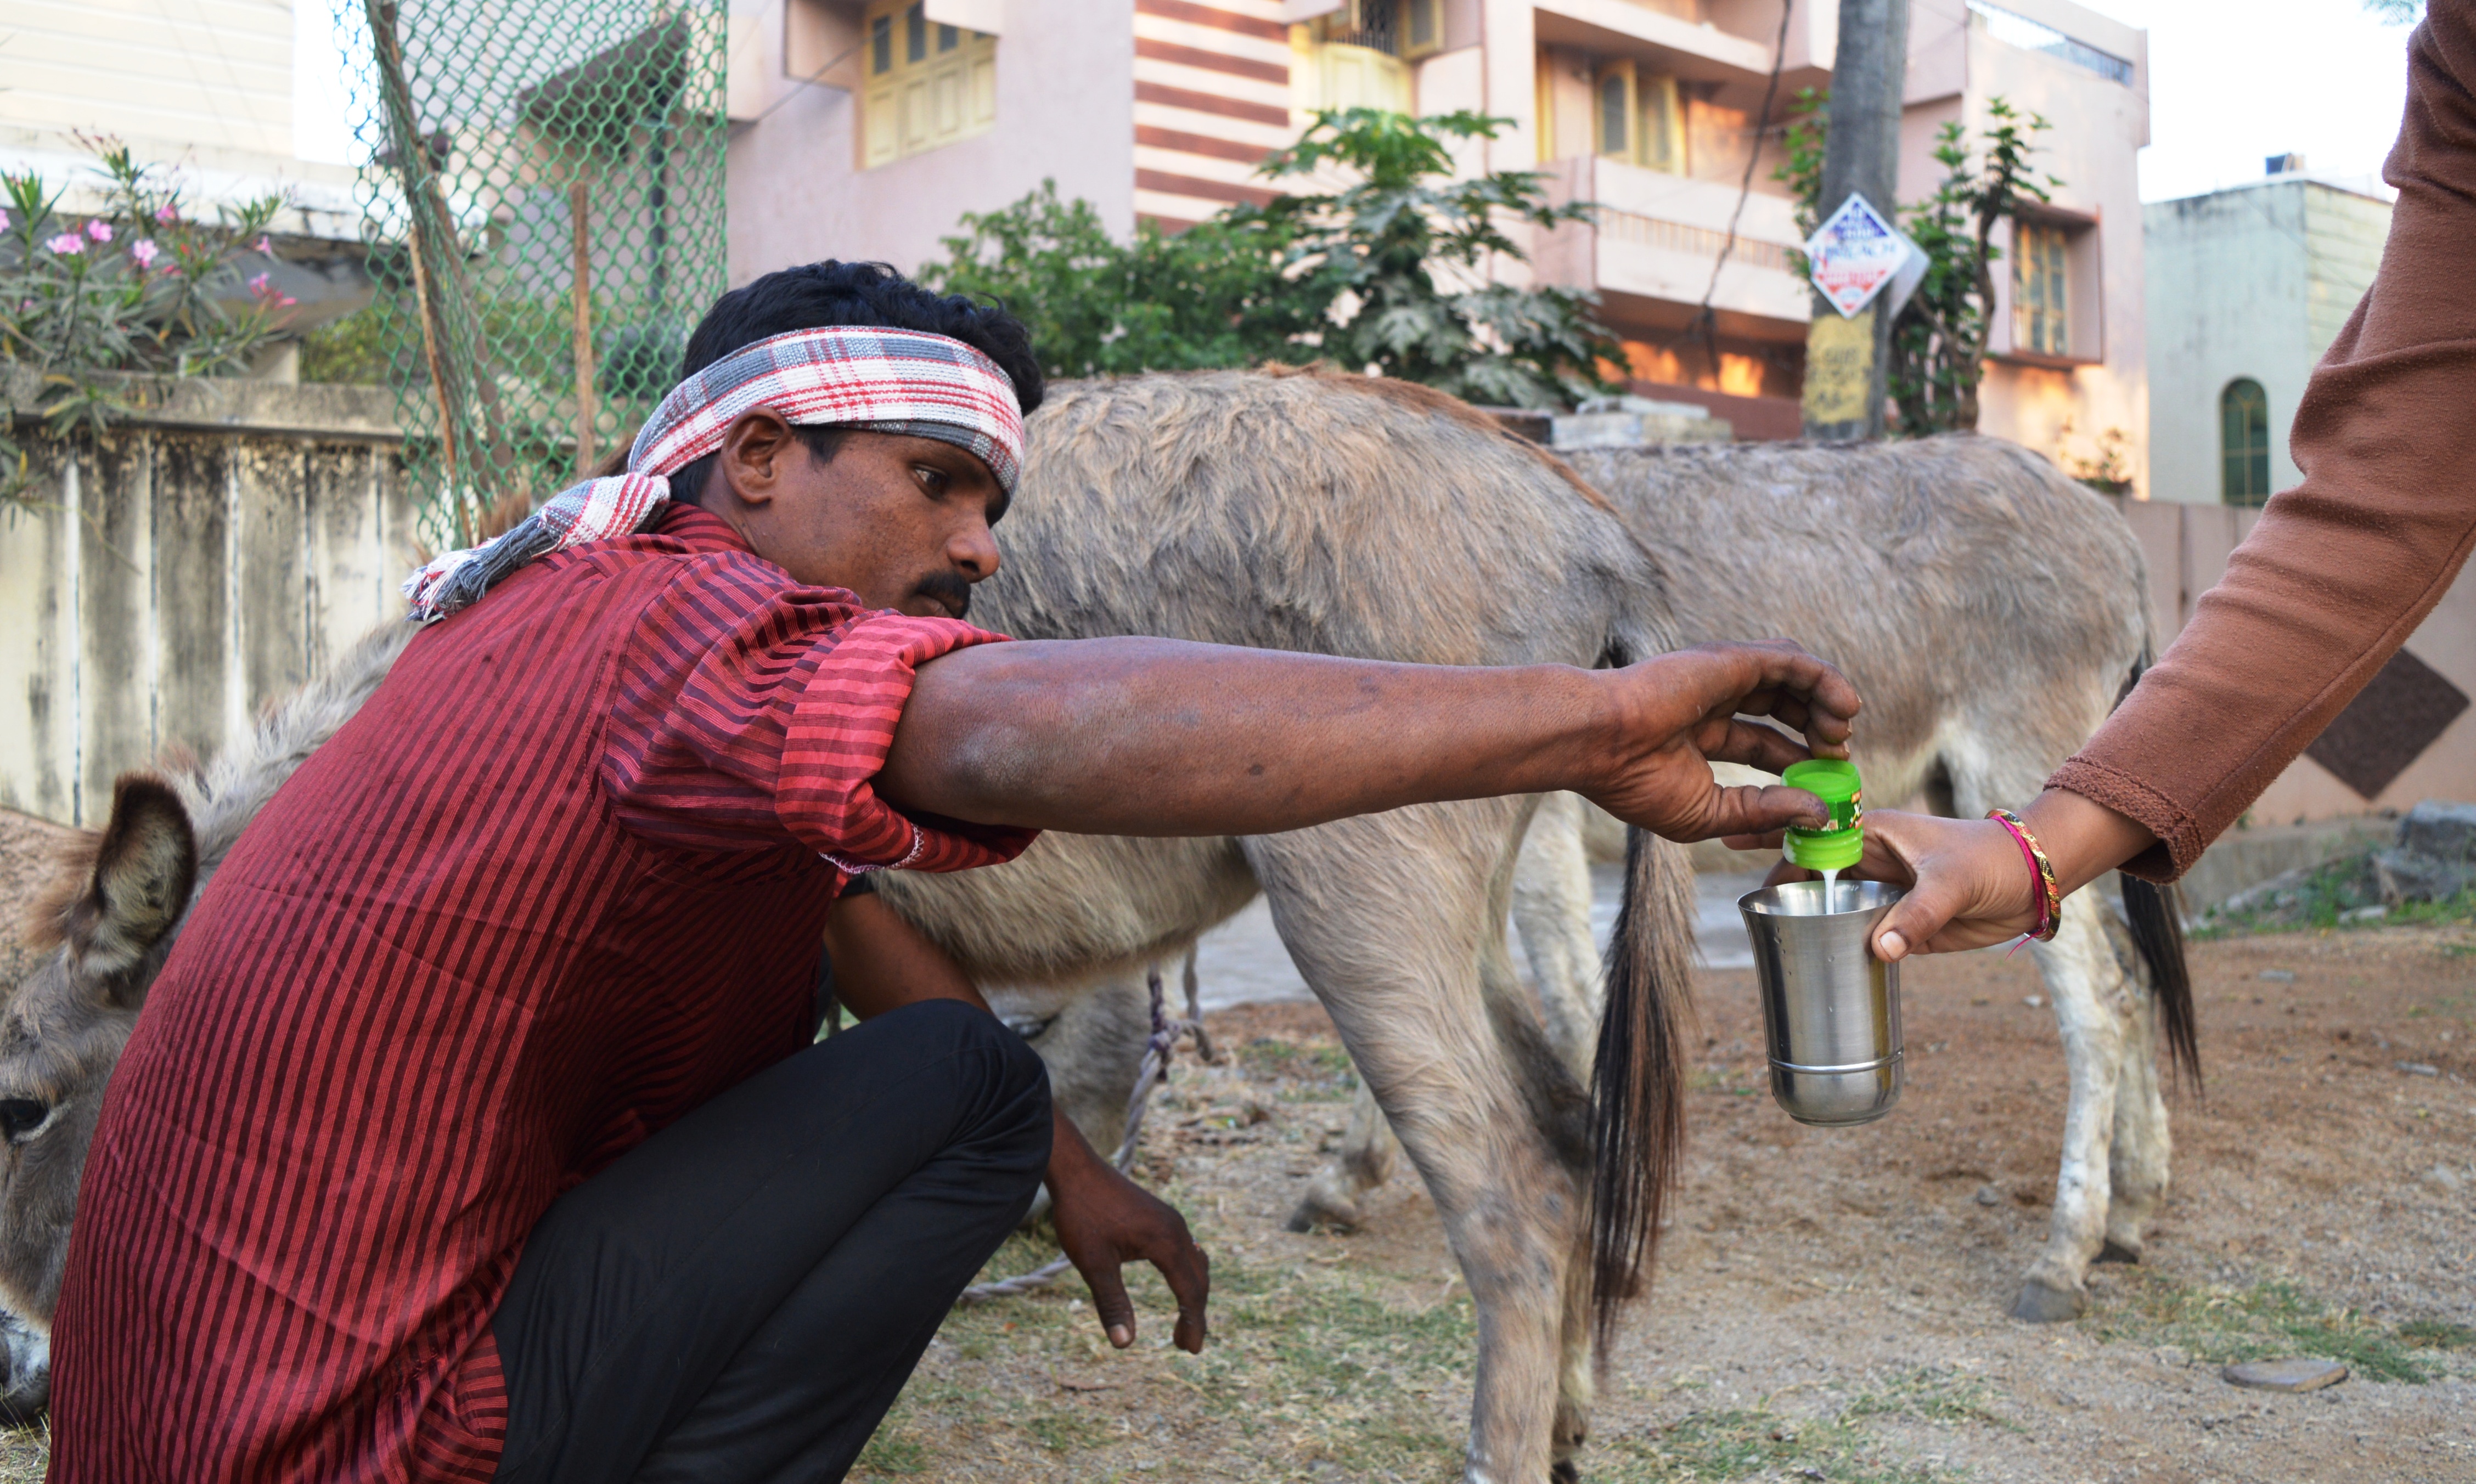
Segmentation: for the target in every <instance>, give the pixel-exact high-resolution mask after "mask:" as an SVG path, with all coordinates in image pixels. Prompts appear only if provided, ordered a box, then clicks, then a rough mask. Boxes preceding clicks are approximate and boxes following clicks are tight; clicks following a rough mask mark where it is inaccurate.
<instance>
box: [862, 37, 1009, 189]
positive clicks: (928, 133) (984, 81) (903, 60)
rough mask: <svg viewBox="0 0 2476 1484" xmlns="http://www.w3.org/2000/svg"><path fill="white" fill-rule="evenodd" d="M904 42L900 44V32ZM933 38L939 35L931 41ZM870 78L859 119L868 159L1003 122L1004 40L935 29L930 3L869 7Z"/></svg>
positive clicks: (899, 154) (914, 150) (898, 155)
mask: <svg viewBox="0 0 2476 1484" xmlns="http://www.w3.org/2000/svg"><path fill="white" fill-rule="evenodd" d="M898 23H899V27H900V30H901V31H902V34H903V44H902V46H901V47H900V48H898V47H897V46H896V45H895V32H896V30H897V29H898ZM932 33H933V38H932ZM867 35H868V80H867V84H866V91H865V93H864V94H863V98H862V105H861V115H860V137H861V148H862V152H863V157H864V158H863V162H864V163H865V164H867V165H870V166H875V165H881V164H885V163H887V162H888V161H895V160H900V159H902V158H903V157H904V156H905V155H917V154H920V153H922V152H923V151H926V150H932V149H936V148H939V147H940V146H943V145H947V144H952V143H953V142H954V141H956V140H957V139H967V138H970V137H971V136H974V135H976V134H985V133H987V132H988V131H989V129H990V128H991V127H992V126H993V125H995V124H996V122H997V113H998V107H997V103H998V86H997V85H998V38H997V37H993V36H987V35H984V34H982V33H980V32H978V31H965V30H963V29H962V28H961V27H958V26H948V25H944V24H937V25H933V26H932V25H931V24H930V23H929V8H928V5H927V0H876V3H874V4H872V5H871V6H870V7H869V8H868V32H867Z"/></svg>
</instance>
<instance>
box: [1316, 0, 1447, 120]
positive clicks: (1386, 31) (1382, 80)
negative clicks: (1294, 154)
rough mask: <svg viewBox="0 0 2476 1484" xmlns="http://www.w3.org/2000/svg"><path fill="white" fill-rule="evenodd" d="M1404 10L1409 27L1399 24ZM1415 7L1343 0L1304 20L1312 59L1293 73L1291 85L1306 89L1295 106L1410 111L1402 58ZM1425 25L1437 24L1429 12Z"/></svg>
mask: <svg viewBox="0 0 2476 1484" xmlns="http://www.w3.org/2000/svg"><path fill="white" fill-rule="evenodd" d="M1404 11H1407V12H1410V13H1409V15H1408V17H1407V18H1408V20H1409V21H1410V22H1411V25H1410V26H1409V27H1404V25H1403V24H1402V22H1403V20H1404V15H1403V12H1404ZM1418 11H1419V7H1418V6H1417V4H1416V3H1415V0H1347V3H1346V4H1344V5H1343V6H1342V7H1341V9H1339V10H1337V11H1335V12H1332V13H1331V14H1330V15H1326V16H1324V17H1323V18H1321V19H1319V20H1315V21H1312V22H1309V23H1308V24H1309V28H1310V29H1309V30H1308V31H1307V32H1306V33H1305V35H1306V37H1307V39H1308V43H1309V49H1310V50H1312V51H1313V52H1314V53H1315V59H1314V64H1313V65H1312V66H1310V67H1307V68H1304V69H1302V70H1301V71H1300V72H1298V73H1294V74H1293V76H1294V77H1295V78H1297V79H1298V84H1297V85H1296V86H1302V87H1305V88H1307V89H1309V91H1307V92H1306V94H1305V96H1303V97H1301V98H1300V100H1299V105H1300V107H1301V108H1303V109H1306V110H1309V111H1313V110H1316V109H1385V110H1389V111H1393V112H1396V113H1407V112H1410V111H1412V110H1413V103H1414V98H1413V88H1412V86H1411V81H1410V67H1409V63H1407V62H1404V61H1403V60H1402V58H1403V57H1404V56H1405V55H1410V53H1409V51H1408V48H1407V45H1406V39H1405V32H1407V31H1410V30H1415V28H1416V26H1417V23H1418ZM1427 24H1428V27H1429V29H1430V31H1431V32H1432V31H1433V30H1435V29H1436V28H1437V26H1438V24H1439V23H1438V20H1437V18H1436V17H1435V16H1434V15H1433V14H1432V13H1430V14H1429V16H1428V20H1427ZM1291 35H1292V36H1293V37H1297V36H1299V35H1300V33H1299V32H1296V31H1294V32H1292V33H1291Z"/></svg>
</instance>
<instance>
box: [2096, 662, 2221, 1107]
mask: <svg viewBox="0 0 2476 1484" xmlns="http://www.w3.org/2000/svg"><path fill="white" fill-rule="evenodd" d="M2149 661H2150V655H2149V648H2148V646H2147V645H2145V644H2144V645H2142V650H2141V657H2140V658H2138V659H2136V660H2134V661H2133V662H2132V674H2131V676H2130V678H2129V679H2127V680H2125V681H2124V682H2123V689H2122V691H2121V692H2120V693H2118V694H2117V696H2116V698H2115V704H2116V705H2123V698H2124V697H2125V696H2129V695H2131V694H2132V687H2134V686H2135V685H2138V684H2140V683H2141V677H2142V672H2144V671H2146V670H2147V669H2148V668H2149ZM2121 879H2122V881H2123V921H2124V925H2125V926H2126V927H2128V928H2130V929H2131V930H2132V948H2133V952H2136V953H2139V954H2140V955H2141V963H2142V967H2143V968H2145V969H2147V970H2148V971H2149V994H2150V998H2151V999H2152V1000H2154V1001H2155V1002H2157V1005H2158V1030H2159V1033H2160V1034H2161V1035H2163V1036H2165V1037H2166V1038H2167V1064H2168V1067H2169V1068H2170V1070H2171V1071H2172V1073H2173V1075H2174V1076H2176V1078H2177V1079H2178V1080H2182V1079H2186V1078H2189V1079H2191V1084H2192V1090H2193V1091H2195V1092H2198V1091H2200V1088H2201V1036H2200V1029H2199V1023H2198V1020H2197V1019H2196V1017H2195V1016H2194V1015H2193V1012H2192V971H2191V965H2190V964H2188V963H2187V962H2186V961H2185V958H2184V921H2183V917H2184V914H2183V903H2182V902H2181V901H2180V900H2179V898H2180V894H2179V893H2178V892H2177V891H2176V890H2175V888H2174V887H2173V886H2171V885H2169V886H2161V885H2159V884H2158V883H2157V882H2155V881H2144V880H2142V879H2141V878H2139V877H2136V876H2125V877H2123V878H2121Z"/></svg>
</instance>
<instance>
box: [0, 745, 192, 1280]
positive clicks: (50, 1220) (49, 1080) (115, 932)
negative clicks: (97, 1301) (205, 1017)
mask: <svg viewBox="0 0 2476 1484" xmlns="http://www.w3.org/2000/svg"><path fill="white" fill-rule="evenodd" d="M72 849H73V853H72V855H71V857H70V858H69V860H68V861H67V862H66V863H65V864H66V867H67V869H65V870H64V871H63V872H62V878H61V880H60V882H59V884H58V885H57V886H55V887H54V889H53V890H52V891H51V892H49V893H47V894H46V895H45V896H44V898H43V899H42V900H41V901H39V902H38V903H37V904H36V906H35V909H34V913H33V921H32V922H31V923H30V924H29V928H30V929H31V936H32V938H33V943H34V946H35V947H36V948H37V949H38V950H42V949H48V950H50V951H51V952H49V954H48V955H47V956H46V957H45V958H44V959H43V961H42V962H41V964H40V965H39V966H38V967H37V968H36V970H35V972H34V973H32V974H30V975H28V976H27V977H25V979H24V980H23V981H22V982H21V983H19V984H18V986H17V990H16V993H15V994H14V995H13V996H12V997H11V998H10V999H9V1001H8V1003H7V1005H6V1007H5V1009H0V1303H5V1304H6V1305H7V1306H8V1307H9V1308H10V1309H11V1310H12V1311H13V1312H15V1313H16V1314H18V1315H21V1316H23V1317H25V1318H26V1319H28V1320H30V1321H32V1322H33V1323H36V1324H37V1325H40V1326H48V1325H49V1324H50V1323H51V1318H52V1309H53V1307H54V1305H56V1304H57V1303H58V1302H59V1301H60V1296H61V1273H62V1266H63V1264H64V1263H65V1262H66V1261H67V1257H68V1247H69V1221H70V1218H71V1217H73V1216H74V1215H75V1214H76V1212H77V1197H78V1181H79V1178H80V1176H81V1175H84V1173H85V1171H86V1156H87V1145H88V1144H89V1143H91V1142H92V1141H93V1138H94V1125H95V1118H96V1115H97V1114H99V1113H100V1112H101V1111H102V1108H103V1089H104V1084H105V1083H106V1082H108V1081H109V1080H111V1069H112V1068H113V1067H114V1066H115V1065H117V1064H118V1063H119V1060H120V1052H121V1049H122V1048H123V1047H124V1046H126V1045H127V1044H128V1041H129V1032H130V1029H131V1027H133V1026H136V1024H137V1011H138V1007H139V1006H140V1005H141V1004H142V1003H144V1002H145V998H146V991H147V987H148V986H149V985H151V984H152V983H153V982H154V981H155V976H156V974H157V972H158V971H159V970H160V969H161V967H162V964H163V956H164V954H165V952H168V950H169V948H170V945H171V939H172V930H173V928H176V927H178V926H179V924H180V921H181V918H182V915H183V914H184V913H186V911H187V910H188V906H189V894H190V888H191V887H192V886H193V885H194V884H195V882H196V880H197V876H198V847H197V840H196V838H195V835H194V833H193V832H192V830H191V829H190V826H189V812H188V810H187V809H186V807H185V806H184V805H183V804H182V802H181V796H180V794H178V793H177V792H175V791H174V789H173V787H172V785H171V784H169V783H166V782H164V781H163V780H162V779H158V778H154V777H151V776H148V775H144V774H128V775H125V776H123V777H122V778H121V779H120V782H119V784H118V786H117V787H116V788H115V789H114V790H113V792H112V800H111V823H109V824H107V825H106V826H105V827H104V829H103V832H102V833H101V834H89V835H87V836H86V837H85V838H84V839H83V840H82V841H81V842H80V843H79V844H78V845H77V846H75V847H73V848H72Z"/></svg>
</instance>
